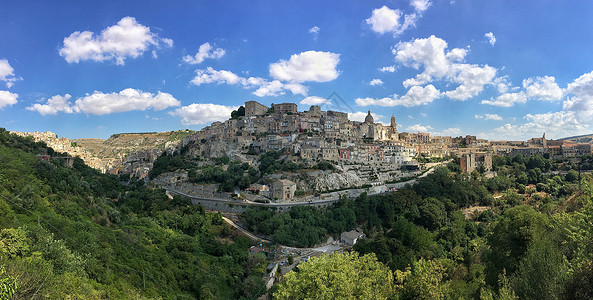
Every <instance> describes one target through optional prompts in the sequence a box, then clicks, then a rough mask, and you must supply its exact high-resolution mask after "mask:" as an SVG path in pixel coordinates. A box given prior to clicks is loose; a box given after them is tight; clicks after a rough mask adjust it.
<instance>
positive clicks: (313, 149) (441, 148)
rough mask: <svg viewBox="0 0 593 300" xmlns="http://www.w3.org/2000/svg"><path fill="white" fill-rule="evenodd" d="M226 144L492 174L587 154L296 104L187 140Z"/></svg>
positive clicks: (562, 144) (255, 106)
mask: <svg viewBox="0 0 593 300" xmlns="http://www.w3.org/2000/svg"><path fill="white" fill-rule="evenodd" d="M217 139H229V140H232V141H233V142H235V143H237V145H238V147H241V148H242V149H251V150H252V151H255V152H256V153H261V152H264V151H269V150H280V149H286V150H288V151H290V152H291V153H292V154H294V155H298V156H300V157H301V158H302V159H305V160H309V161H316V160H328V161H334V162H341V163H345V164H348V163H352V164H369V165H414V164H417V162H416V160H415V159H414V158H416V157H437V158H444V157H448V156H450V155H452V154H454V155H456V156H457V157H459V158H460V162H461V163H462V169H463V170H465V171H467V172H471V171H473V170H475V169H478V168H480V167H483V168H484V170H487V171H488V170H491V169H492V155H494V154H498V155H515V154H523V155H526V156H530V155H535V154H549V156H550V157H552V158H557V157H575V156H583V155H588V154H591V153H592V146H591V144H577V143H574V142H570V141H553V140H546V138H545V134H544V136H543V137H542V138H533V139H530V140H528V141H525V142H523V141H493V142H489V141H488V140H485V139H478V138H476V136H471V135H467V136H465V137H462V136H460V137H450V136H431V135H430V133H409V132H401V133H400V132H398V131H397V124H396V121H395V117H394V116H392V117H391V122H390V124H388V125H386V124H382V123H375V121H374V119H373V116H372V115H371V113H370V111H369V113H368V115H367V116H366V118H365V120H364V122H358V121H351V120H349V119H348V114H347V113H343V112H338V111H331V110H330V111H322V110H321V107H320V106H318V105H313V106H311V107H310V108H309V110H308V111H302V112H299V111H298V108H297V105H296V104H295V103H281V104H272V105H271V107H267V106H265V105H263V104H260V103H258V102H256V101H247V102H245V116H241V117H239V118H237V119H230V120H227V121H224V122H214V123H212V124H211V125H210V126H207V127H205V128H203V129H202V130H201V131H200V132H198V133H196V134H195V135H194V136H192V137H189V138H187V140H186V141H184V143H187V142H189V140H207V141H212V140H217Z"/></svg>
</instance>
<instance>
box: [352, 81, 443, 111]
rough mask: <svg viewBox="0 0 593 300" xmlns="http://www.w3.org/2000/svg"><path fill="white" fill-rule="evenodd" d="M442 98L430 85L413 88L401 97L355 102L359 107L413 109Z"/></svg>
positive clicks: (358, 100)
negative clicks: (403, 107) (402, 107)
mask: <svg viewBox="0 0 593 300" xmlns="http://www.w3.org/2000/svg"><path fill="white" fill-rule="evenodd" d="M440 96H441V93H440V92H439V91H438V90H437V89H436V88H435V87H434V86H433V85H432V84H429V85H427V86H425V87H421V86H413V87H411V88H410V89H409V90H408V92H407V93H406V94H405V95H403V96H401V97H399V96H398V95H393V97H386V98H380V99H375V98H358V99H356V100H354V101H355V102H356V105H359V106H369V105H376V106H405V107H412V106H418V105H426V104H428V103H431V102H432V101H434V100H435V99H438V98H439V97H440Z"/></svg>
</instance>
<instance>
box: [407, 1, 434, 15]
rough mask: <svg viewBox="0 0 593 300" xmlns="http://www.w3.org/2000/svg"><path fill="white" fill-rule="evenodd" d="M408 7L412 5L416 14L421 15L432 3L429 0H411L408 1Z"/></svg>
mask: <svg viewBox="0 0 593 300" xmlns="http://www.w3.org/2000/svg"><path fill="white" fill-rule="evenodd" d="M410 5H412V7H414V9H415V10H416V11H417V12H419V13H423V12H424V11H426V10H427V9H428V8H429V7H430V6H431V5H432V3H431V2H430V0H412V1H410Z"/></svg>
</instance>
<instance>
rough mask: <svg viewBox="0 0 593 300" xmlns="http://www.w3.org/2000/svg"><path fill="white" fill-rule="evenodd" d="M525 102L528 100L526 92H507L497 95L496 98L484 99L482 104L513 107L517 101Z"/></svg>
mask: <svg viewBox="0 0 593 300" xmlns="http://www.w3.org/2000/svg"><path fill="white" fill-rule="evenodd" d="M525 102H527V96H525V93H524V92H519V93H505V94H502V95H500V96H498V97H496V99H490V100H482V104H487V105H493V106H498V107H511V106H513V105H515V103H525Z"/></svg>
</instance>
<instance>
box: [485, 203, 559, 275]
mask: <svg viewBox="0 0 593 300" xmlns="http://www.w3.org/2000/svg"><path fill="white" fill-rule="evenodd" d="M549 226H550V224H549V219H547V218H546V217H545V216H544V215H542V214H540V213H538V212H537V211H535V210H534V209H533V208H532V207H529V206H516V207H513V208H510V209H508V210H507V211H506V212H505V213H504V214H503V215H502V217H501V218H499V219H498V220H497V221H496V223H494V225H493V228H492V232H491V234H490V235H489V236H488V244H489V245H490V250H489V251H487V252H486V253H484V254H485V258H486V262H487V265H486V282H487V283H489V284H490V285H495V284H496V282H497V279H498V276H499V274H502V273H503V271H504V270H506V271H507V272H508V273H509V274H513V273H514V272H515V271H516V270H517V268H518V267H519V263H520V261H521V259H522V258H523V257H524V255H525V254H526V253H527V249H528V247H529V245H530V243H531V242H532V241H534V240H536V239H538V238H542V237H543V236H544V235H545V233H546V232H547V231H548V229H549Z"/></svg>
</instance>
